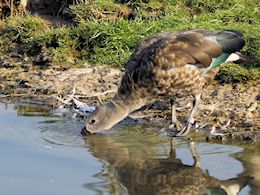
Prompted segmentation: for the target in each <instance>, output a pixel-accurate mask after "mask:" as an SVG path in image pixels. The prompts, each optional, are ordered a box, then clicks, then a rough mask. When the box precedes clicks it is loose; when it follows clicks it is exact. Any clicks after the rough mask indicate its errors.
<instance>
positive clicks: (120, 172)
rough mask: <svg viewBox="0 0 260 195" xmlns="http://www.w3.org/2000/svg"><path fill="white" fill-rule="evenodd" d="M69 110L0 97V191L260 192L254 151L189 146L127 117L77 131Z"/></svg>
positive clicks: (80, 123) (78, 125)
mask: <svg viewBox="0 0 260 195" xmlns="http://www.w3.org/2000/svg"><path fill="white" fill-rule="evenodd" d="M69 114H70V113H69V112H67V111H66V110H65V112H64V110H54V111H52V110H49V109H48V108H39V107H35V106H32V105H12V104H0V156H1V163H0V189H1V194H7V195H9V194H10V195H16V194H17V195H18V194H19V195H21V194H29V195H30V194H32V195H35V194H37V195H41V194H43V195H46V194H48V195H49V194H50V195H52V194H64V195H66V194H119V195H121V194H133V195H138V194H140V195H141V194H142V195H146V194H147V195H152V194H203V193H208V194H225V192H224V189H226V191H228V190H229V193H230V192H235V191H237V190H241V191H240V194H260V190H259V189H260V177H259V176H260V169H259V166H258V162H259V161H260V155H259V153H257V152H252V151H251V152H247V153H246V154H247V158H242V157H243V156H244V154H245V150H244V149H243V148H242V147H237V146H230V145H218V144H209V143H195V145H194V146H195V147H194V148H193V145H192V143H191V144H190V143H186V142H185V141H184V140H182V139H177V140H175V139H173V140H172V139H171V138H169V137H167V136H165V135H163V134H160V133H157V132H153V131H147V130H145V129H141V128H138V124H135V123H133V124H121V125H117V126H116V127H115V128H114V129H113V130H111V131H108V132H106V133H104V134H98V135H93V136H89V137H87V138H83V137H81V136H80V130H81V128H82V127H83V125H84V122H83V121H81V120H78V119H71V118H70V117H69V116H68V115H69ZM189 147H191V149H192V150H190V148H189ZM191 151H192V152H193V155H194V157H193V156H192V153H191ZM235 153H239V154H238V155H240V157H241V159H243V160H238V159H236V158H234V157H233V155H232V154H235ZM194 159H195V160H196V159H197V161H196V162H197V163H195V161H194ZM251 177H254V179H252V178H251ZM221 186H222V187H221ZM240 188H241V189H240Z"/></svg>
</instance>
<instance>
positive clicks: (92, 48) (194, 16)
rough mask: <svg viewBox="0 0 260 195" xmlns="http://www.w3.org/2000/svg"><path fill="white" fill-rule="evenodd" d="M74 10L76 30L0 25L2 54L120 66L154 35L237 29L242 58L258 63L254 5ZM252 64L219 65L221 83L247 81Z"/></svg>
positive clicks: (150, 0)
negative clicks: (241, 39) (241, 41)
mask: <svg viewBox="0 0 260 195" xmlns="http://www.w3.org/2000/svg"><path fill="white" fill-rule="evenodd" d="M84 2H85V3H81V4H77V5H72V6H71V7H70V8H71V10H72V11H73V13H74V14H75V21H76V23H75V25H74V26H67V27H60V28H51V27H49V26H48V24H47V22H46V21H44V20H42V19H41V18H39V17H37V16H30V15H29V16H25V17H22V16H15V17H10V18H8V19H6V20H2V21H0V37H1V38H0V52H1V53H8V52H10V51H18V52H19V53H20V54H22V55H26V56H27V55H28V56H31V57H33V58H35V57H36V58H39V56H44V55H47V56H50V58H51V64H55V65H58V66H65V65H66V66H75V65H77V64H78V63H79V62H82V61H85V60H86V61H88V62H91V63H92V64H110V65H112V66H116V67H123V66H124V64H125V63H126V62H127V60H128V58H129V56H130V55H131V53H132V52H133V50H134V48H135V47H136V45H137V44H138V43H139V42H140V41H141V40H143V39H144V38H147V37H149V36H150V35H152V34H154V33H158V32H164V31H176V30H188V29H216V30H223V29H235V30H240V31H241V32H243V33H244V37H245V40H246V45H245V47H244V48H243V50H242V53H243V54H245V55H247V56H249V57H251V58H252V59H253V60H255V61H260V31H259V29H260V2H259V1H258V0H247V1H245V0H226V1H223V0H212V1H210V0H180V1H175V0H160V1H157V0H106V1H105V0H93V1H84ZM252 72H253V73H255V72H259V67H257V66H256V65H255V66H253V68H247V67H244V66H243V65H237V64H227V65H225V66H223V68H222V69H221V72H220V76H219V79H223V80H225V81H247V80H250V79H255V77H254V74H251V73H252Z"/></svg>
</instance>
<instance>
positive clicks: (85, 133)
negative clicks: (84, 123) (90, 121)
mask: <svg viewBox="0 0 260 195" xmlns="http://www.w3.org/2000/svg"><path fill="white" fill-rule="evenodd" d="M80 134H81V135H83V136H88V135H91V134H94V133H91V132H90V131H88V130H87V128H86V127H83V128H82V130H81V132H80Z"/></svg>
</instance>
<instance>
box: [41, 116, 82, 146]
mask: <svg viewBox="0 0 260 195" xmlns="http://www.w3.org/2000/svg"><path fill="white" fill-rule="evenodd" d="M52 122H53V123H50V121H48V123H47V124H48V125H47V126H46V124H45V127H43V128H42V130H41V138H42V139H43V140H45V141H46V142H48V143H51V144H55V145H64V146H73V147H83V146H84V145H85V143H84V140H83V139H82V136H81V134H80V131H81V129H82V127H83V125H84V123H83V122H77V121H62V122H61V121H60V120H59V121H52ZM56 122H57V123H56Z"/></svg>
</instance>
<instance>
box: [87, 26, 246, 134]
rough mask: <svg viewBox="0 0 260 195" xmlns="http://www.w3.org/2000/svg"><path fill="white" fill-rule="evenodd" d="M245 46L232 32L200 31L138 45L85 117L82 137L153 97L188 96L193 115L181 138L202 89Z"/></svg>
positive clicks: (162, 36)
mask: <svg viewBox="0 0 260 195" xmlns="http://www.w3.org/2000/svg"><path fill="white" fill-rule="evenodd" d="M243 45H244V40H243V38H242V37H241V34H240V33H239V32H236V31H207V30H199V31H182V32H167V33H159V34H156V35H154V36H151V37H150V38H148V39H146V40H144V41H142V42H141V43H140V44H139V46H138V47H137V48H136V50H135V52H134V53H133V55H132V56H131V57H130V59H129V61H128V62H127V64H126V67H125V74H124V75H123V77H122V80H121V84H120V86H119V89H118V92H117V94H116V95H115V96H114V97H113V99H112V100H111V101H110V102H108V103H106V104H103V105H101V106H98V107H97V109H96V110H95V111H94V112H93V113H92V114H91V115H90V116H89V117H88V118H87V121H86V128H85V130H82V134H84V133H89V134H91V133H95V132H97V131H100V130H106V129H109V128H111V127H112V126H113V125H115V124H116V123H118V122H120V121H121V120H123V119H124V118H125V117H126V116H128V114H129V113H131V112H133V111H134V110H137V109H139V108H141V107H142V106H144V105H146V104H148V103H151V102H152V101H153V100H155V99H170V100H173V101H174V100H175V98H177V97H183V96H189V95H192V96H194V101H193V108H192V111H191V114H190V116H189V117H188V118H187V122H186V125H185V127H184V128H183V129H182V130H181V131H179V132H178V133H176V136H185V135H186V134H188V132H189V129H190V128H191V124H192V123H193V122H194V115H195V113H196V110H197V108H198V105H199V101H200V95H201V92H202V89H203V88H204V87H206V86H207V85H209V83H210V82H211V81H212V80H213V79H214V77H215V76H216V74H217V72H218V71H219V65H221V64H222V63H224V62H225V61H226V60H227V59H228V57H229V54H231V53H234V52H236V51H239V50H240V49H241V48H242V47H243ZM233 55H235V54H233ZM235 56H236V55H235ZM230 60H231V59H230ZM231 61H232V60H231ZM174 113H175V112H174V107H172V123H173V124H178V120H177V119H176V116H175V115H174ZM179 126H180V125H179Z"/></svg>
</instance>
